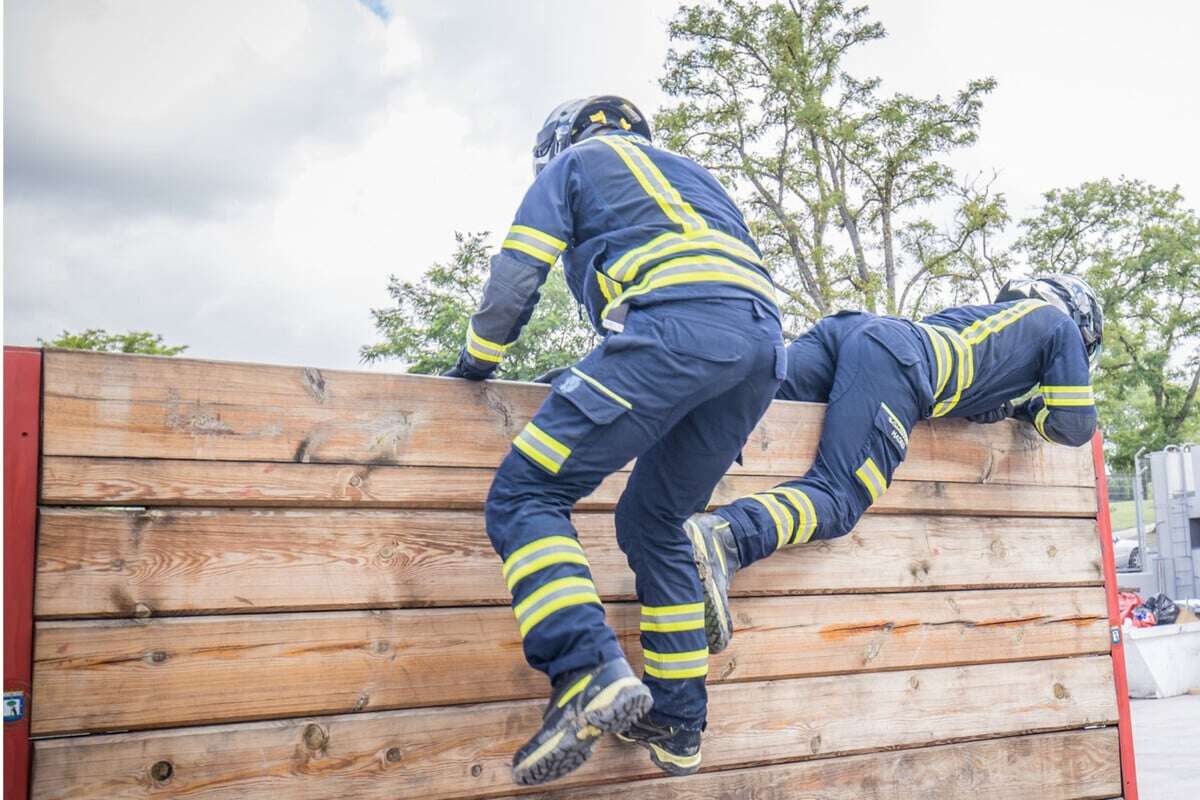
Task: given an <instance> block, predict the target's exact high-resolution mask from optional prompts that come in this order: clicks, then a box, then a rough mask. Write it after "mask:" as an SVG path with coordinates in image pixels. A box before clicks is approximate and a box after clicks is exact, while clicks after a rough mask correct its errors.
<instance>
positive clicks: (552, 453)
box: [513, 422, 571, 475]
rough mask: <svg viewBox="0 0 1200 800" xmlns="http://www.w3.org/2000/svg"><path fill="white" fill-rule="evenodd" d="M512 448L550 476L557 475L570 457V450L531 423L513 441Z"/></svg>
mask: <svg viewBox="0 0 1200 800" xmlns="http://www.w3.org/2000/svg"><path fill="white" fill-rule="evenodd" d="M513 446H514V447H516V448H517V449H518V450H520V451H521V452H522V453H524V454H525V455H527V456H529V458H531V459H533V461H534V463H536V464H539V465H541V466H542V467H544V468H545V469H546V470H547V471H549V472H550V474H552V475H557V474H558V471H559V470H560V469H562V465H563V464H565V463H566V461H567V457H568V456H570V455H571V448H569V447H566V446H565V445H563V444H562V443H561V442H559V441H558V440H557V439H555V438H554V437H553V436H551V435H550V434H548V433H546V432H545V431H543V430H542V429H541V428H539V427H538V426H537V425H534V424H533V423H532V422H530V423H528V424H526V426H525V427H524V429H522V431H521V432H520V433H518V434H517V438H515V439H513Z"/></svg>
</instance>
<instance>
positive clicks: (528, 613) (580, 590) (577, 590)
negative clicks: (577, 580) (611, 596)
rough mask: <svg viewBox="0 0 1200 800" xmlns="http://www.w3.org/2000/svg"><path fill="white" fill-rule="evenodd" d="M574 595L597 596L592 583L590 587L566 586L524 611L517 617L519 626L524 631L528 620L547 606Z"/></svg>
mask: <svg viewBox="0 0 1200 800" xmlns="http://www.w3.org/2000/svg"><path fill="white" fill-rule="evenodd" d="M573 595H589V596H592V597H594V596H595V595H596V587H595V586H592V585H590V582H589V585H587V586H564V587H563V588H561V589H558V590H557V591H553V592H550V593H549V594H547V595H545V596H544V597H542V598H540V599H539V600H538V601H537V602H536V603H534V604H533V605H531V606H530V607H529V608H526V609H525V610H524V611H522V612H521V615H520V616H518V617H517V625H518V626H519V627H520V628H521V629H522V630H524V629H525V621H526V620H528V619H531V618H533V617H536V616H537V615H538V612H539V611H540V610H542V609H543V608H545V607H546V606H548V605H550V604H551V603H553V602H555V601H556V600H559V599H560V598H564V597H571V596H573Z"/></svg>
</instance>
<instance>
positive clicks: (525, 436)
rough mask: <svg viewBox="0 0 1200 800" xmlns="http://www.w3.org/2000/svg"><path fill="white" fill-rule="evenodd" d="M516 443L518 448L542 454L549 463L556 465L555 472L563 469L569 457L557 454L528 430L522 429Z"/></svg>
mask: <svg viewBox="0 0 1200 800" xmlns="http://www.w3.org/2000/svg"><path fill="white" fill-rule="evenodd" d="M515 441H516V442H517V443H518V444H517V446H518V447H522V446H524V447H528V448H530V449H532V450H536V451H537V452H539V453H541V454H542V455H543V456H545V457H546V458H547V459H548V460H549V461H551V462H553V463H554V465H555V468H556V469H555V471H557V470H559V469H562V465H563V464H565V463H566V461H567V457H566V456H565V455H563V454H562V453H558V452H555V451H554V450H553V449H552V448H551V447H550V446H549V445H547V444H545V443H544V442H541V441H539V440H538V439H536V438H534V436H533V434H532V433H530V432H529V429H528V428H524V429H522V431H521V432H520V433H518V434H517V438H516V440H515Z"/></svg>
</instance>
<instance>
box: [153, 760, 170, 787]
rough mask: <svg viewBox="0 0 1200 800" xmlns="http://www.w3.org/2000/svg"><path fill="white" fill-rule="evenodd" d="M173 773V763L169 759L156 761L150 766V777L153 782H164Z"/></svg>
mask: <svg viewBox="0 0 1200 800" xmlns="http://www.w3.org/2000/svg"><path fill="white" fill-rule="evenodd" d="M174 774H175V765H174V764H172V763H171V762H170V761H167V760H165V759H164V760H162V761H156V762H154V764H153V765H151V767H150V778H151V780H153V781H154V782H155V783H166V782H167V781H169V780H171V776H172V775H174Z"/></svg>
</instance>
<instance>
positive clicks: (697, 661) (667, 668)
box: [643, 653, 708, 672]
mask: <svg viewBox="0 0 1200 800" xmlns="http://www.w3.org/2000/svg"><path fill="white" fill-rule="evenodd" d="M662 655H663V656H664V657H665V656H667V655H669V654H668V653H663V654H662ZM643 663H644V664H645V665H646V666H647V667H652V668H654V669H657V670H661V671H663V672H674V671H676V670H683V669H697V668H700V667H705V666H707V665H708V656H707V655H705V656H701V657H700V658H694V659H691V660H690V661H663V660H659V659H658V658H655V657H654V656H652V655H648V654H646V653H643Z"/></svg>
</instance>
